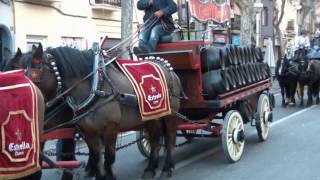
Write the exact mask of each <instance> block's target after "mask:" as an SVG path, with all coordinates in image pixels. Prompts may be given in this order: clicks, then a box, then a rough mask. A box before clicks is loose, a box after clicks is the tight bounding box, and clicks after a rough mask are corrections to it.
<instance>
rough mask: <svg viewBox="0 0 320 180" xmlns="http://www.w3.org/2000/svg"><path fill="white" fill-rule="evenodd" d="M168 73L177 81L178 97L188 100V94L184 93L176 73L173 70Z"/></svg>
mask: <svg viewBox="0 0 320 180" xmlns="http://www.w3.org/2000/svg"><path fill="white" fill-rule="evenodd" d="M170 73H171V74H172V76H173V77H174V78H175V80H176V81H177V83H178V87H179V89H180V98H181V99H183V100H188V96H187V95H186V93H185V92H184V90H183V87H182V84H181V80H180V78H179V77H178V75H177V73H175V72H173V71H171V72H170Z"/></svg>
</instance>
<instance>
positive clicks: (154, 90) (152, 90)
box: [150, 85, 157, 93]
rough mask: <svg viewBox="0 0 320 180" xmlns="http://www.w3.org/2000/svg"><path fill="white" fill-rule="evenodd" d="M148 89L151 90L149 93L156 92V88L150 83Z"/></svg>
mask: <svg viewBox="0 0 320 180" xmlns="http://www.w3.org/2000/svg"><path fill="white" fill-rule="evenodd" d="M150 90H151V93H156V92H157V89H156V88H155V87H154V86H152V85H151V88H150Z"/></svg>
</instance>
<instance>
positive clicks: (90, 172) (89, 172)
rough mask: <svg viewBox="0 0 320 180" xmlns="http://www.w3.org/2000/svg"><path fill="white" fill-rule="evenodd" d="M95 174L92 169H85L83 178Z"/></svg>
mask: <svg viewBox="0 0 320 180" xmlns="http://www.w3.org/2000/svg"><path fill="white" fill-rule="evenodd" d="M94 176H95V173H94V172H93V171H86V172H85V173H84V177H85V178H93V177H94Z"/></svg>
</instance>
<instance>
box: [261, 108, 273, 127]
mask: <svg viewBox="0 0 320 180" xmlns="http://www.w3.org/2000/svg"><path fill="white" fill-rule="evenodd" d="M272 120H273V116H272V112H271V111H265V112H263V122H264V123H265V124H266V123H268V122H272Z"/></svg>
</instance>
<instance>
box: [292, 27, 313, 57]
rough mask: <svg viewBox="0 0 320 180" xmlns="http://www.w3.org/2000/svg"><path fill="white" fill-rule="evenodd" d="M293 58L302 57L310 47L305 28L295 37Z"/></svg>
mask: <svg viewBox="0 0 320 180" xmlns="http://www.w3.org/2000/svg"><path fill="white" fill-rule="evenodd" d="M295 48H296V51H295V59H304V58H305V57H306V55H307V52H308V49H309V48H310V40H309V37H308V33H307V31H306V30H302V31H301V33H300V36H298V37H297V38H296V39H295Z"/></svg>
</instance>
